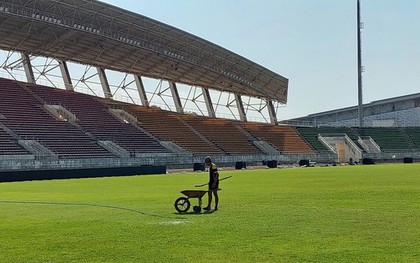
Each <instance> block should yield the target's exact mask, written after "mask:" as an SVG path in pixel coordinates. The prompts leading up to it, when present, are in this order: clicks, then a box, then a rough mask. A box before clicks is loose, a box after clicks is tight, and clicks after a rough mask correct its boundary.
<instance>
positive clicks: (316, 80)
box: [103, 0, 420, 120]
mask: <svg viewBox="0 0 420 263" xmlns="http://www.w3.org/2000/svg"><path fill="white" fill-rule="evenodd" d="M103 2H107V3H109V4H112V5H115V6H118V7H121V8H123V9H127V10H130V11H133V12H135V13H139V14H142V15H145V16H147V17H150V18H153V19H155V20H158V21H161V22H163V23H166V24H169V25H171V26H174V27H177V28H179V29H182V30H184V31H186V32H189V33H192V34H194V35H197V36H199V37H201V38H204V39H206V40H208V41H210V42H213V43H215V44H217V45H220V46H222V47H224V48H226V49H229V50H231V51H233V52H235V53H237V54H239V55H241V56H244V57H246V58H248V59H250V60H252V61H254V62H256V63H258V64H260V65H262V66H264V67H266V68H268V69H270V70H272V71H274V72H276V73H278V74H280V75H283V76H284V77H286V78H288V79H289V94H288V103H287V105H286V106H285V107H284V108H281V109H280V111H279V113H278V118H279V119H280V120H284V119H289V118H293V117H300V116H305V115H308V114H311V113H314V112H321V111H325V110H332V109H337V108H342V107H348V106H355V105H357V68H356V65H357V50H356V48H357V42H356V33H357V30H356V0H238V1H233V0H231V1H227V0H212V1H204V0H178V1H175V0H153V1H151V0H124V1H117V0H106V1H103ZM361 7H362V10H361V12H362V21H363V23H364V29H363V31H362V40H363V44H362V45H363V55H362V56H363V57H362V58H363V65H364V67H365V72H364V75H363V86H364V91H363V101H364V103H368V102H371V101H375V100H381V99H386V98H392V97H396V96H402V95H407V94H412V93H418V92H420V1H418V0H361Z"/></svg>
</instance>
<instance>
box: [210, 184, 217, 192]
mask: <svg viewBox="0 0 420 263" xmlns="http://www.w3.org/2000/svg"><path fill="white" fill-rule="evenodd" d="M217 189H219V182H217V183H216V185H215V186H214V187H213V183H209V190H210V191H216V190H217Z"/></svg>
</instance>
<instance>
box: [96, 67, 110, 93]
mask: <svg viewBox="0 0 420 263" xmlns="http://www.w3.org/2000/svg"><path fill="white" fill-rule="evenodd" d="M96 70H97V71H98V76H99V80H100V81H101V85H102V90H103V91H104V95H105V98H106V99H112V93H111V88H110V87H109V83H108V79H107V78H106V74H105V70H104V69H103V68H96Z"/></svg>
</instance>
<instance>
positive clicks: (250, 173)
mask: <svg viewBox="0 0 420 263" xmlns="http://www.w3.org/2000/svg"><path fill="white" fill-rule="evenodd" d="M228 175H232V176H233V177H232V178H230V179H229V180H225V181H222V182H221V183H220V187H221V188H222V189H223V190H222V191H221V192H220V205H219V211H217V212H214V213H205V214H203V213H202V214H194V213H186V214H178V213H176V210H175V209H174V206H173V203H174V201H175V199H176V198H178V197H180V196H182V194H181V193H180V191H181V190H185V189H194V185H196V184H200V183H204V182H206V181H207V177H208V175H207V173H183V174H181V173H180V174H168V175H150V176H129V177H112V178H92V179H72V180H51V181H31V182H15V183H0V262H419V261H420V249H419V244H420V165H418V164H395V165H371V166H345V167H339V166H337V167H315V168H287V169H263V170H242V171H227V170H226V171H221V176H222V177H225V176H228ZM203 201H204V204H206V202H207V196H205V198H204V200H203ZM191 203H192V205H195V204H197V199H192V200H191ZM190 211H192V209H190Z"/></svg>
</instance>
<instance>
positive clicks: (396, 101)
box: [282, 93, 420, 127]
mask: <svg viewBox="0 0 420 263" xmlns="http://www.w3.org/2000/svg"><path fill="white" fill-rule="evenodd" d="M363 112H364V118H363V124H364V126H365V127H412V126H420V93H416V94H411V95H405V96H400V97H395V98H391V99H384V100H378V101H373V102H370V103H367V104H364V105H363ZM357 113H358V108H357V106H353V107H347V108H342V109H336V110H331V111H326V112H320V113H314V114H310V115H308V116H306V117H300V118H294V119H290V120H287V121H283V122H282V123H287V124H294V125H303V126H334V127H340V126H341V127H356V126H358V120H357V118H358V115H357Z"/></svg>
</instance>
